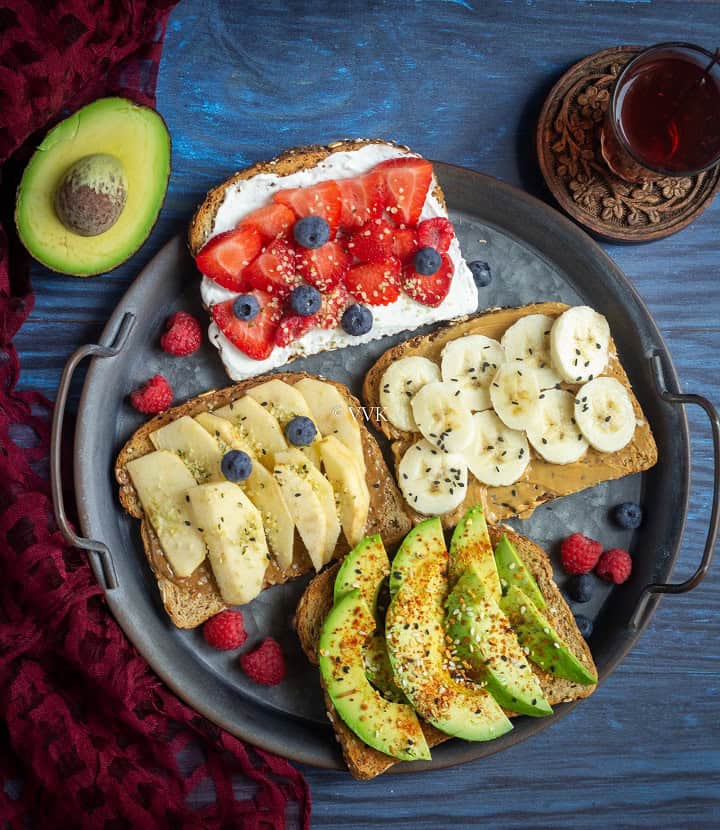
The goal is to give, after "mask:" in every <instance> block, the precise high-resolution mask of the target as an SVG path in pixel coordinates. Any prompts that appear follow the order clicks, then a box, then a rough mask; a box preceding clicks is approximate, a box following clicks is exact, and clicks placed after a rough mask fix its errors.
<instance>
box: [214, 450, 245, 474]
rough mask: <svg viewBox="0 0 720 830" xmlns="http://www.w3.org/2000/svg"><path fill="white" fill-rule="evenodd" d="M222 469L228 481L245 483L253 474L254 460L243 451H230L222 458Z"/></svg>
mask: <svg viewBox="0 0 720 830" xmlns="http://www.w3.org/2000/svg"><path fill="white" fill-rule="evenodd" d="M220 468H221V469H222V474H223V475H224V476H225V478H226V479H227V480H228V481H245V479H246V478H249V476H250V473H251V472H252V459H251V458H250V456H249V455H248V454H247V453H246V452H243V451H242V450H228V452H226V453H225V455H224V456H223V457H222V463H221V465H220Z"/></svg>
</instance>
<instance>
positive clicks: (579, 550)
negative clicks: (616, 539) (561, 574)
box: [560, 533, 602, 574]
mask: <svg viewBox="0 0 720 830" xmlns="http://www.w3.org/2000/svg"><path fill="white" fill-rule="evenodd" d="M601 553H602V545H601V544H600V542H596V541H595V540H594V539H588V538H587V536H583V535H582V533H573V534H572V536H568V537H567V539H565V540H564V541H563V543H562V546H561V547H560V558H561V561H562V566H563V568H564V569H565V572H566V573H569V574H586V573H589V572H590V571H591V570H592V569H593V568H594V567H595V565H596V564H597V561H598V559H599V558H600V554H601Z"/></svg>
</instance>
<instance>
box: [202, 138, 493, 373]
mask: <svg viewBox="0 0 720 830" xmlns="http://www.w3.org/2000/svg"><path fill="white" fill-rule="evenodd" d="M399 157H418V154H417V153H414V152H412V151H411V150H410V149H409V148H407V147H404V146H402V145H400V144H396V143H395V142H392V141H384V140H380V139H354V140H346V141H336V142H333V143H331V144H328V145H311V146H307V147H298V148H295V149H291V150H287V151H286V152H284V153H282V154H281V155H279V156H277V157H276V158H274V159H271V160H270V161H261V162H257V163H256V164H253V165H252V166H250V167H248V168H246V169H245V170H241V171H239V172H237V173H235V174H234V175H233V176H231V177H230V178H228V179H227V180H226V181H224V182H222V183H221V184H219V185H218V186H217V187H215V188H213V189H212V190H210V191H209V192H208V194H207V196H206V197H205V199H204V201H203V202H202V204H201V205H200V206H199V207H198V209H197V211H196V213H195V215H194V217H193V219H192V221H191V223H190V227H189V231H188V246H189V248H190V253H191V254H192V255H193V256H196V255H197V254H198V252H199V251H200V249H201V248H202V247H203V245H204V244H205V243H206V242H207V241H208V240H209V239H210V238H211V237H214V236H216V235H217V234H220V233H222V232H225V231H230V230H232V229H233V228H236V227H237V226H238V225H240V224H242V222H243V220H244V219H245V218H247V217H248V216H249V215H250V214H252V213H253V212H254V211H255V210H257V209H260V208H263V207H265V206H267V205H268V204H269V203H270V201H271V199H272V197H273V194H275V193H277V192H278V191H280V190H284V189H292V188H304V187H309V186H312V185H315V184H317V183H320V182H323V181H328V180H337V181H341V180H346V179H349V178H354V177H356V176H361V175H364V174H366V173H368V172H369V171H370V170H372V169H373V168H374V167H375V166H376V165H377V164H379V163H381V162H383V161H388V160H390V159H396V158H399ZM432 217H445V218H446V217H447V206H446V203H445V197H444V195H443V192H442V189H441V187H440V185H439V184H438V182H437V179H436V178H434V177H433V179H432V180H431V184H430V190H429V192H428V194H427V196H426V199H425V204H424V206H423V212H422V214H421V218H422V219H427V218H432ZM447 256H448V257H449V258H450V259H451V261H452V263H453V266H454V271H453V277H452V283H451V285H450V289H449V293H448V294H447V296H446V297H445V298H444V300H443V301H442V302H441V303H440V304H439V305H438V306H436V307H430V306H428V305H423V304H421V303H419V302H416V301H415V300H414V299H412V298H411V297H410V296H409V295H408V294H407V293H405V292H402V293H401V294H400V296H399V297H398V298H397V299H396V300H395V301H394V302H392V303H390V304H389V305H385V306H373V315H374V320H373V325H372V327H371V329H370V330H369V331H367V332H365V333H363V334H359V335H349V334H347V332H345V331H344V330H343V329H342V327H340V326H338V325H336V326H334V327H332V328H318V327H313V328H311V329H310V330H309V331H308V332H306V333H305V334H302V335H300V336H299V337H298V338H297V339H295V340H293V341H292V342H290V343H289V344H287V345H286V346H275V347H274V348H273V350H272V352H271V353H270V355H269V356H268V357H267V358H265V359H264V360H262V361H258V360H254V359H252V358H249V357H248V356H247V355H245V354H244V353H243V352H242V351H241V350H240V349H238V348H237V347H236V346H235V345H234V344H233V343H232V342H231V340H230V338H228V337H226V335H225V334H224V333H223V332H222V331H221V330H220V328H219V327H218V325H217V324H216V323H215V322H214V321H213V322H211V324H210V328H209V338H210V341H211V342H212V343H213V345H214V346H215V347H216V348H217V349H218V351H219V353H220V357H221V359H222V361H223V364H224V366H225V370H226V371H227V373H228V375H229V376H230V377H231V378H233V379H235V380H242V379H243V378H246V377H249V376H251V375H254V374H257V373H259V372H267V371H269V370H271V369H274V368H277V367H280V366H283V365H285V364H286V363H288V362H289V361H291V360H294V359H296V358H298V357H303V356H308V355H312V354H318V353H321V352H325V351H331V350H335V349H340V348H344V347H346V346H353V345H357V344H360V343H365V342H367V341H370V340H375V339H378V338H381V337H385V336H387V335H391V334H396V333H398V332H401V331H407V330H412V329H417V328H419V327H420V326H423V325H428V324H432V323H437V322H441V321H444V320H450V319H453V318H456V317H462V316H464V315H466V314H470V313H472V312H474V311H475V310H476V309H477V300H478V296H477V287H476V286H475V283H474V281H473V277H472V273H471V272H470V269H469V268H468V266H467V264H466V263H465V261H464V259H463V257H462V253H461V251H460V244H459V242H458V240H457V238H454V239H453V240H452V242H451V243H450V247H449V249H448V253H447ZM200 294H201V297H202V302H203V305H204V306H205V307H206V308H208V309H211V308H212V307H213V306H215V305H217V304H219V303H222V302H223V301H227V300H229V299H231V298H232V297H234V296H237V292H234V291H231V290H228V289H226V288H223V287H221V286H220V285H218V284H217V283H216V282H215V281H213V280H212V279H210V278H209V277H207V276H203V278H202V282H201V285H200Z"/></svg>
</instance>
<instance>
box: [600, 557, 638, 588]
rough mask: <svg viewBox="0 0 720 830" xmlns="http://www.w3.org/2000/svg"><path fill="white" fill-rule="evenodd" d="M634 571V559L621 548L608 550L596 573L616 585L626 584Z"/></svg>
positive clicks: (601, 558)
mask: <svg viewBox="0 0 720 830" xmlns="http://www.w3.org/2000/svg"><path fill="white" fill-rule="evenodd" d="M631 571H632V559H631V558H630V554H629V553H628V552H627V551H625V550H621V549H620V548H612V549H611V550H606V551H605V553H603V555H602V556H601V557H600V559H599V561H598V563H597V565H596V566H595V573H596V574H597V575H598V576H599V577H600V579H604V580H605V581H606V582H614V583H615V584H616V585H620V583H622V582H625V580H626V579H627V578H628V577H629V576H630V573H631Z"/></svg>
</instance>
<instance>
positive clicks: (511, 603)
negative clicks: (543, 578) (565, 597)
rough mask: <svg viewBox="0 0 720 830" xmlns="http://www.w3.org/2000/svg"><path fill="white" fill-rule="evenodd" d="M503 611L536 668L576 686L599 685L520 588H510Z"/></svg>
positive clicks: (504, 598)
mask: <svg viewBox="0 0 720 830" xmlns="http://www.w3.org/2000/svg"><path fill="white" fill-rule="evenodd" d="M500 608H501V609H502V610H503V611H504V613H505V615H506V616H507V618H508V620H509V621H510V625H511V626H512V629H513V631H514V632H515V634H516V635H517V638H518V640H519V642H520V645H521V646H522V648H523V650H524V651H525V653H526V654H527V655H528V657H529V658H530V659H531V660H532V661H533V663H535V665H537V666H540V668H541V669H544V670H545V671H546V672H549V673H550V674H553V675H555V676H556V677H564V678H565V679H566V680H572V682H573V683H582V684H583V685H586V686H589V685H592V684H595V683H597V677H595V675H593V674H591V673H590V672H589V671H588V669H586V668H585V666H583V664H582V663H581V662H580V661H579V660H578V659H577V657H575V655H574V654H573V653H572V652H571V651H570V649H569V648H568V647H567V645H566V644H565V643H564V642H563V641H562V640H561V639H560V637H559V636H558V634H557V632H556V631H555V629H554V628H553V627H552V625H551V624H550V621H549V620H548V619H547V618H546V617H545V616H544V615H543V613H542V612H541V611H540V610H539V609H538V607H537V606H536V605H535V603H534V602H533V601H532V600H531V599H530V598H529V597H528V596H527V594H525V593H524V592H523V591H522V589H521V588H518V587H517V585H510V587H509V588H508V592H507V594H506V595H505V596H504V597H502V599H501V600H500Z"/></svg>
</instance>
